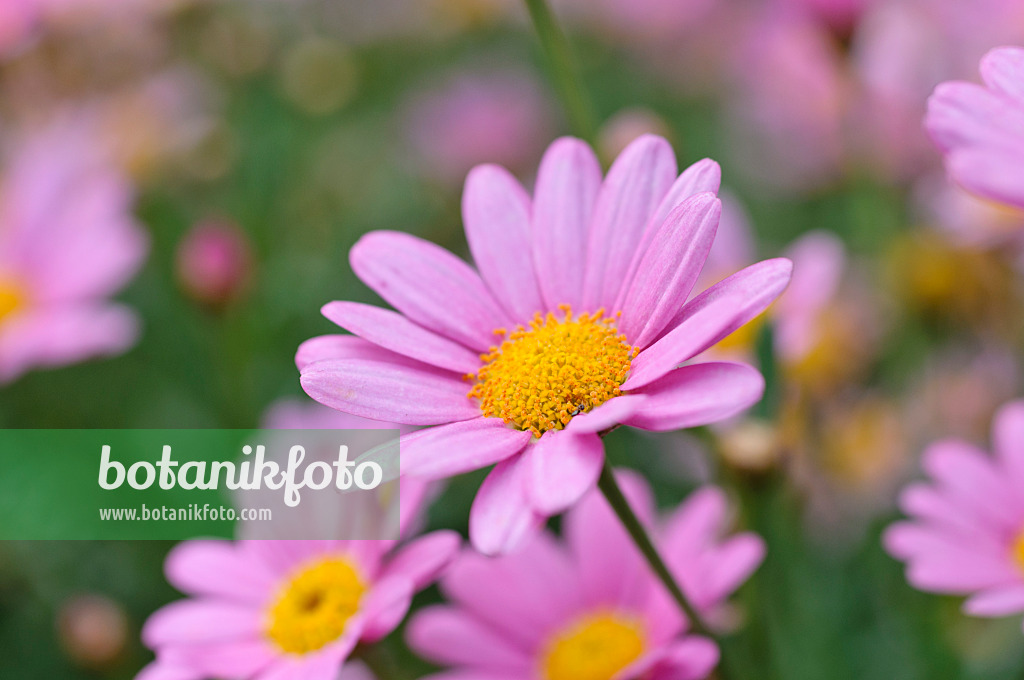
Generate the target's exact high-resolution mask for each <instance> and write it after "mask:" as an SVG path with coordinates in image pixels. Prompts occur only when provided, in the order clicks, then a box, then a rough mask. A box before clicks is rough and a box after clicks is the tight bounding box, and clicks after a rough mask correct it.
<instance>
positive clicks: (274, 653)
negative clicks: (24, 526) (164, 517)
mask: <svg viewBox="0 0 1024 680" xmlns="http://www.w3.org/2000/svg"><path fill="white" fill-rule="evenodd" d="M458 545H459V537H458V535H457V534H455V533H453V532H449V531H438V532H434V533H431V534H427V535H426V536H423V537H421V538H419V539H417V540H415V541H412V542H411V543H409V544H407V545H405V546H404V547H402V548H398V549H395V546H394V542H393V541H288V540H282V541H274V540H265V541H235V542H231V541H223V540H193V541H186V542H184V543H181V544H179V545H178V546H176V547H175V548H174V549H173V550H172V551H171V553H170V555H168V557H167V563H166V565H165V568H166V573H167V579H168V580H169V581H170V582H171V584H172V585H174V586H175V587H176V588H178V589H179V590H181V591H182V592H184V593H186V594H187V595H189V598H188V599H185V600H180V601H178V602H173V603H171V604H169V605H167V606H166V607H164V608H163V609H160V610H159V611H157V612H156V613H155V614H153V615H152V616H151V617H150V618H149V620H148V621H146V625H145V627H144V628H143V630H142V639H143V641H144V642H145V643H146V644H147V645H148V646H149V647H151V648H152V649H153V650H154V651H155V652H156V661H155V662H154V663H152V664H150V666H148V667H147V668H145V669H143V671H142V673H141V674H140V675H139V676H138V677H139V680H155V679H157V678H160V679H163V678H168V679H170V678H180V679H181V680H186V679H188V680H205V679H206V678H209V677H217V678H236V679H238V680H249V679H252V680H271V679H273V680H335V679H336V678H337V677H338V671H339V669H340V668H341V667H342V665H343V664H344V663H345V660H346V659H347V658H348V656H349V654H350V653H351V652H352V650H353V648H354V647H355V646H356V644H357V643H359V642H372V641H375V640H379V639H381V638H382V637H384V636H385V635H387V634H388V633H390V632H391V631H392V630H394V629H395V628H396V627H397V626H398V624H399V623H400V622H401V620H402V619H403V618H404V617H405V613H406V612H407V611H408V609H409V604H410V602H411V600H412V596H413V595H414V594H415V593H416V592H417V591H419V590H421V589H423V588H425V587H426V586H427V585H429V584H430V583H431V582H432V581H433V580H434V579H435V578H436V577H437V575H438V574H439V573H440V571H441V570H442V569H443V568H444V566H445V565H446V564H447V563H448V561H449V560H450V559H451V557H452V556H453V555H454V554H455V552H456V551H457V549H458ZM310 603H315V604H314V605H311V604H310Z"/></svg>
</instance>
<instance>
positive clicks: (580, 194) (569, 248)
mask: <svg viewBox="0 0 1024 680" xmlns="http://www.w3.org/2000/svg"><path fill="white" fill-rule="evenodd" d="M600 188H601V165H600V163H598V161H597V157H596V156H595V155H594V152H593V151H592V150H591V149H590V146H588V145H587V144H586V143H585V142H583V141H581V140H578V139H573V138H571V137H563V138H561V139H558V140H556V141H555V142H554V143H553V144H552V145H551V146H549V147H548V150H547V152H546V153H545V154H544V158H543V160H541V162H540V170H539V171H538V173H537V183H536V188H535V189H534V202H533V260H534V262H535V264H536V268H537V279H538V283H539V284H540V289H541V292H542V293H543V294H544V300H545V301H546V303H547V308H548V309H555V308H557V307H558V305H562V304H567V305H571V306H572V307H574V308H577V309H579V308H581V306H582V303H583V270H584V264H585V258H584V257H582V255H584V254H585V253H586V243H587V233H588V227H589V224H590V218H591V215H592V213H593V210H594V205H595V203H596V201H597V193H598V191H599V190H600Z"/></svg>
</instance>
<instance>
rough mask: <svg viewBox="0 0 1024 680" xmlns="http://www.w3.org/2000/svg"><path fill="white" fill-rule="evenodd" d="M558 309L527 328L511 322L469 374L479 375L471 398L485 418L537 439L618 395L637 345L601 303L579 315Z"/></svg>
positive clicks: (500, 330) (538, 315) (471, 378)
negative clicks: (558, 313)
mask: <svg viewBox="0 0 1024 680" xmlns="http://www.w3.org/2000/svg"><path fill="white" fill-rule="evenodd" d="M559 309H560V310H561V312H562V315H561V318H559V317H558V316H556V315H555V314H553V313H551V312H548V314H547V315H546V316H542V315H541V314H540V313H538V314H537V315H536V316H535V317H534V319H533V321H531V322H530V327H529V328H523V327H522V326H519V327H518V328H516V330H514V331H513V332H512V333H510V334H508V337H507V338H506V339H505V341H504V342H502V343H501V345H500V346H499V347H492V348H491V351H490V352H488V353H487V354H484V355H482V356H481V359H483V361H484V365H483V367H481V369H480V370H479V371H478V372H477V373H476V374H475V375H469V376H467V378H468V379H470V380H475V381H476V383H475V384H474V385H473V388H472V389H471V390H470V391H469V396H470V397H472V398H475V399H477V400H478V401H479V402H480V410H481V411H482V412H483V414H484V415H485V416H487V417H488V418H501V419H502V420H504V421H505V422H506V423H508V424H509V425H513V426H515V427H516V428H518V429H520V430H526V431H529V432H532V433H533V434H534V436H536V437H539V436H541V435H542V434H544V433H545V432H547V431H548V430H553V429H562V428H563V427H565V426H566V425H567V424H568V423H569V421H570V420H572V417H573V416H574V415H577V414H579V413H585V412H587V411H589V410H591V409H592V408H595V407H597V406H600V405H601V404H603V403H604V402H606V401H608V400H609V399H611V398H612V397H617V396H619V395H620V394H622V391H621V390H620V389H619V386H620V385H621V384H622V383H623V382H624V381H625V380H626V376H627V375H628V373H629V366H630V363H631V362H632V360H633V357H634V356H636V353H637V352H638V349H637V348H635V347H630V345H629V344H628V343H627V342H626V336H625V335H623V334H622V333H619V332H618V331H617V330H616V328H615V318H614V317H606V316H605V315H604V310H603V309H602V310H598V311H597V312H595V313H594V314H581V315H580V316H578V317H574V316H573V313H572V309H570V308H569V306H568V305H562V306H561V307H559ZM495 333H496V334H498V335H505V334H506V331H505V330H504V329H498V330H497V331H495Z"/></svg>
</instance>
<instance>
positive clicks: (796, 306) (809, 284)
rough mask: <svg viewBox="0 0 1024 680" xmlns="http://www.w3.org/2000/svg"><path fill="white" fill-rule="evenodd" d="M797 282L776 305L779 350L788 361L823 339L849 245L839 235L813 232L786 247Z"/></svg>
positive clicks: (776, 334)
mask: <svg viewBox="0 0 1024 680" xmlns="http://www.w3.org/2000/svg"><path fill="white" fill-rule="evenodd" d="M786 257H788V258H790V259H791V260H792V261H793V281H792V284H791V285H790V287H789V290H788V293H787V295H786V296H785V297H783V298H782V299H780V300H779V301H778V303H777V304H776V305H775V309H774V318H775V349H776V352H777V354H778V355H779V358H780V359H781V360H783V361H785V362H795V361H799V360H800V359H802V358H803V357H805V356H806V355H807V354H808V353H809V352H810V351H811V350H813V349H814V347H815V345H817V343H818V340H819V332H820V331H821V330H822V329H821V315H822V313H823V312H824V311H825V310H826V309H827V308H828V306H829V305H830V304H832V302H833V301H834V299H835V297H836V294H837V293H838V291H839V284H840V282H841V281H842V278H843V272H844V271H845V269H846V248H845V246H843V242H842V241H840V240H839V238H838V237H837V236H835V235H834V234H831V233H829V232H826V231H812V232H808V233H807V234H805V235H803V236H801V237H800V238H799V239H797V240H796V241H794V242H793V244H792V245H790V247H789V248H787V249H786Z"/></svg>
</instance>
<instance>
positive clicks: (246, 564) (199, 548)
mask: <svg viewBox="0 0 1024 680" xmlns="http://www.w3.org/2000/svg"><path fill="white" fill-rule="evenodd" d="M248 557H249V556H248V555H246V554H245V552H244V551H243V550H242V549H241V548H240V547H239V546H238V545H237V544H235V543H232V542H231V541H222V540H193V541H185V542H184V543H179V544H178V545H176V546H175V547H174V548H173V549H172V550H171V552H170V554H168V555H167V561H166V563H165V565H164V571H165V573H166V574H167V580H168V581H170V583H171V585H173V586H174V587H175V588H177V589H178V590H181V591H183V592H186V593H190V594H193V595H212V596H215V597H218V598H225V599H229V600H233V601H236V602H247V603H254V604H255V603H262V602H264V601H266V599H267V598H268V597H270V596H271V595H272V593H273V591H274V590H275V589H276V586H277V584H276V581H275V577H274V574H273V573H272V572H270V571H268V570H267V569H266V568H265V567H264V566H263V565H262V564H261V563H259V562H254V561H252V560H250V559H248Z"/></svg>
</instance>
